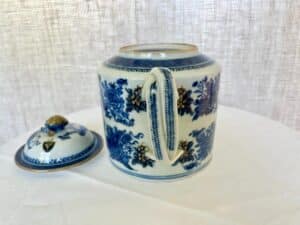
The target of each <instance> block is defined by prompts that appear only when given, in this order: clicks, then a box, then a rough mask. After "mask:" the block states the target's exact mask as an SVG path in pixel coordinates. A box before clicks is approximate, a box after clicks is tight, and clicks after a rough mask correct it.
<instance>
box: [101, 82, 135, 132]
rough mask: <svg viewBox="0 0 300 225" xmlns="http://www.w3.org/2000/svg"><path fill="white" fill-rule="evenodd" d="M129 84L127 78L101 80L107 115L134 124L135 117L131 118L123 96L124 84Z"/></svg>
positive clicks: (124, 122)
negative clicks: (109, 80) (110, 80)
mask: <svg viewBox="0 0 300 225" xmlns="http://www.w3.org/2000/svg"><path fill="white" fill-rule="evenodd" d="M127 84H128V82H127V80H126V79H118V80H117V81H116V82H107V81H103V82H101V85H102V96H103V104H104V111H105V116H106V117H107V118H109V119H114V120H115V121H116V122H119V123H122V124H124V125H127V126H133V124H134V119H131V118H129V113H128V112H127V111H126V105H125V100H124V98H123V92H124V86H126V85H127Z"/></svg>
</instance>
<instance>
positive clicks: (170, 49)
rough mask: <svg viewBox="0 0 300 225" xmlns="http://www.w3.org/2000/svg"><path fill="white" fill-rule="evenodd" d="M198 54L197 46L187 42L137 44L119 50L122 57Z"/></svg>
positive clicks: (161, 57)
mask: <svg viewBox="0 0 300 225" xmlns="http://www.w3.org/2000/svg"><path fill="white" fill-rule="evenodd" d="M198 54H199V52H198V48H197V46H195V45H192V44H185V43H158V44H136V45H128V46H125V47H122V48H120V50H119V55H120V56H122V57H127V58H139V59H160V60H161V59H176V58H186V57H191V56H195V55H198Z"/></svg>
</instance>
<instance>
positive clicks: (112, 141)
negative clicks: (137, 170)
mask: <svg viewBox="0 0 300 225" xmlns="http://www.w3.org/2000/svg"><path fill="white" fill-rule="evenodd" d="M105 130H106V140H107V146H108V148H109V150H110V156H111V158H112V159H114V160H116V161H118V162H120V163H121V164H123V165H124V166H125V167H126V168H128V169H130V170H133V168H132V167H131V165H130V160H131V159H132V154H133V152H134V151H135V146H136V145H137V144H138V140H139V139H141V138H143V137H144V135H143V134H142V133H138V134H133V133H132V132H131V131H126V130H119V129H118V128H117V127H111V126H109V125H106V126H105Z"/></svg>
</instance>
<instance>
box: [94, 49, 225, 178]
mask: <svg viewBox="0 0 300 225" xmlns="http://www.w3.org/2000/svg"><path fill="white" fill-rule="evenodd" d="M98 76H99V80H100V90H101V99H102V104H103V109H104V112H103V114H104V127H105V135H106V144H107V147H108V149H109V151H110V158H111V161H112V163H113V165H115V166H116V167H117V168H119V169H120V170H122V171H123V172H126V173H128V174H130V175H134V176H138V177H142V178H148V179H170V178H178V177H182V176H186V175H189V174H191V173H193V172H195V171H198V170H200V169H201V168H203V167H205V166H206V165H207V164H208V163H209V161H210V160H211V156H212V155H211V150H212V146H213V139H214V131H215V120H216V110H217V97H218V89H219V80H220V67H219V66H218V64H216V62H215V61H213V60H212V59H210V58H208V57H207V56H205V55H203V54H200V53H199V52H198V49H197V47H196V46H194V45H191V44H142V45H131V46H126V47H123V48H121V49H120V50H119V54H118V55H117V56H115V57H113V58H111V59H108V60H107V61H105V62H104V63H103V64H102V65H101V66H100V68H99V71H98Z"/></svg>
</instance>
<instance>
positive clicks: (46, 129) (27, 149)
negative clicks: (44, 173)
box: [15, 115, 102, 170]
mask: <svg viewBox="0 0 300 225" xmlns="http://www.w3.org/2000/svg"><path fill="white" fill-rule="evenodd" d="M101 144H102V141H101V138H100V136H99V135H98V134H96V133H95V132H92V131H89V130H88V129H86V128H85V127H83V126H81V125H79V124H75V123H69V122H68V121H67V120H66V119H65V118H64V117H62V116H59V115H55V116H52V117H50V118H49V119H48V120H47V121H46V123H45V125H44V126H42V127H41V128H40V129H39V130H37V131H36V132H34V133H33V134H32V135H31V136H30V137H29V138H28V140H27V142H26V143H25V145H23V146H22V147H21V148H20V149H19V150H18V152H17V154H16V156H15V160H16V163H17V165H20V166H21V167H22V168H27V169H32V170H51V169H57V168H62V167H66V166H70V165H73V164H77V163H79V162H82V161H84V160H86V159H89V158H91V157H92V156H94V155H96V154H97V153H98V152H99V151H100V149H101Z"/></svg>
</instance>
